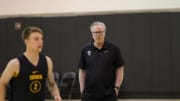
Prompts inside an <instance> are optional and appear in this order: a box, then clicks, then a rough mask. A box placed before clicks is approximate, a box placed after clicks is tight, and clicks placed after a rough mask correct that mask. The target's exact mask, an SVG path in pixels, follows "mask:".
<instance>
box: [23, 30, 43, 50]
mask: <svg viewBox="0 0 180 101" xmlns="http://www.w3.org/2000/svg"><path fill="white" fill-rule="evenodd" d="M25 44H26V47H27V48H28V49H30V50H31V51H35V52H41V51H42V48H43V36H42V34H41V33H39V32H32V33H31V34H30V35H29V37H28V38H27V39H25Z"/></svg>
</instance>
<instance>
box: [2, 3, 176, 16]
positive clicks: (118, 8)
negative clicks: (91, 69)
mask: <svg viewBox="0 0 180 101" xmlns="http://www.w3.org/2000/svg"><path fill="white" fill-rule="evenodd" d="M167 10H168V11H180V0H0V16H1V17H2V16H22V15H23V16H24V15H41V14H44V15H48V14H53V15H64V14H65V15H68V14H70V15H71V14H74V15H80V14H91V13H107V12H116V13H117V12H142V11H145V12H151V11H167Z"/></svg>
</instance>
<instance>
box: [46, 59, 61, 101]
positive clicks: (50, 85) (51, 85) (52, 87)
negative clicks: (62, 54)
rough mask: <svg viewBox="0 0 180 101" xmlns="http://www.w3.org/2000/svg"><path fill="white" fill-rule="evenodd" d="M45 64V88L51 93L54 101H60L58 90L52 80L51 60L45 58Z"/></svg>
mask: <svg viewBox="0 0 180 101" xmlns="http://www.w3.org/2000/svg"><path fill="white" fill-rule="evenodd" d="M46 59H47V63H48V78H47V87H48V89H49V91H50V93H51V95H52V96H53V97H54V100H55V101H62V99H61V96H60V92H59V88H58V86H57V84H56V82H55V80H54V75H53V63H52V60H51V58H49V57H47V56H46Z"/></svg>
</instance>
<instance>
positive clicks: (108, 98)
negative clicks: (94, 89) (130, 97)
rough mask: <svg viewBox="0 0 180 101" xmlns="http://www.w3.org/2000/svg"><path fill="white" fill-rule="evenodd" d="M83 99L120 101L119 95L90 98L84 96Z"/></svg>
mask: <svg viewBox="0 0 180 101" xmlns="http://www.w3.org/2000/svg"><path fill="white" fill-rule="evenodd" d="M81 101H118V97H117V96H109V97H104V98H90V97H87V96H82V98H81Z"/></svg>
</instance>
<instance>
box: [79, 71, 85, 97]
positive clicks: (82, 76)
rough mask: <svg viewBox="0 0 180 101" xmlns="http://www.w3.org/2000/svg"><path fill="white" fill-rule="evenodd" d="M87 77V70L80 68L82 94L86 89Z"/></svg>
mask: <svg viewBox="0 0 180 101" xmlns="http://www.w3.org/2000/svg"><path fill="white" fill-rule="evenodd" d="M85 78H86V70H83V69H79V84H80V91H81V94H82V93H83V90H84V86H85Z"/></svg>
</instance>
